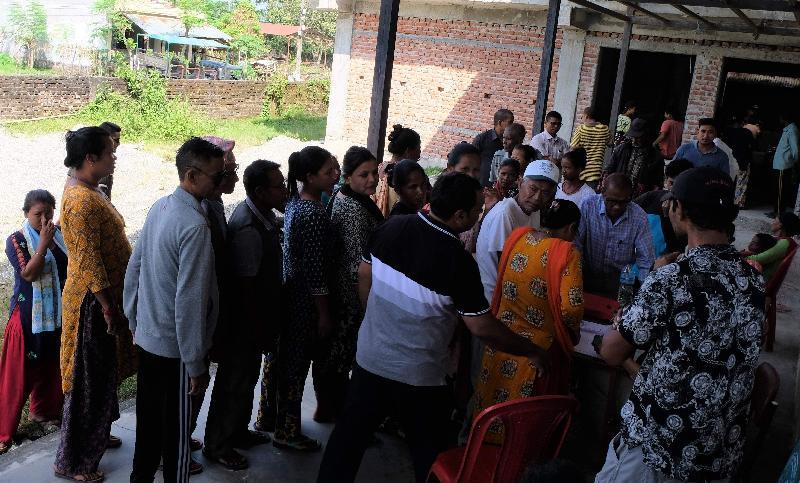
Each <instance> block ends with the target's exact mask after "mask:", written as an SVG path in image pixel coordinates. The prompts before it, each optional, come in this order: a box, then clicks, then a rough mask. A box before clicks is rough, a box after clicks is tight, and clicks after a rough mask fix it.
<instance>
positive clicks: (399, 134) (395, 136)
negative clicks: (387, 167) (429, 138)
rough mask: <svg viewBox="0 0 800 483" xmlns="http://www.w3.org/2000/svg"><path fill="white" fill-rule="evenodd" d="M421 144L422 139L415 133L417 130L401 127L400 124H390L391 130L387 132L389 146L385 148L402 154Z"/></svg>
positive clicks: (398, 154) (395, 153) (399, 154)
mask: <svg viewBox="0 0 800 483" xmlns="http://www.w3.org/2000/svg"><path fill="white" fill-rule="evenodd" d="M421 145H422V139H421V138H420V137H419V134H417V131H415V130H413V129H411V128H408V127H403V125H402V124H395V125H394V126H392V132H390V133H389V146H387V147H386V149H387V150H388V151H389V152H390V153H392V154H394V155H396V156H402V155H404V154H405V153H406V151H408V150H409V149H411V148H417V147H420V146H421Z"/></svg>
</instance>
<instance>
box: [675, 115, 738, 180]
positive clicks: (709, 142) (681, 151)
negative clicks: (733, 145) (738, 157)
mask: <svg viewBox="0 0 800 483" xmlns="http://www.w3.org/2000/svg"><path fill="white" fill-rule="evenodd" d="M695 137H696V138H697V140H696V141H692V142H690V143H686V144H684V145H683V146H681V147H679V148H678V151H677V152H676V153H675V159H688V160H689V161H691V163H692V165H693V166H694V167H695V168H700V167H703V166H710V167H712V168H717V169H718V170H720V171H722V172H723V173H725V174H727V175H729V176H730V174H731V172H730V171H731V169H730V163H729V162H728V155H727V154H725V152H724V151H722V150H721V149H719V148H717V146H716V145H715V144H714V138H716V137H717V125H716V123H715V121H714V119H712V118H710V117H704V118H702V119H700V120H699V121H697V134H696V136H695Z"/></svg>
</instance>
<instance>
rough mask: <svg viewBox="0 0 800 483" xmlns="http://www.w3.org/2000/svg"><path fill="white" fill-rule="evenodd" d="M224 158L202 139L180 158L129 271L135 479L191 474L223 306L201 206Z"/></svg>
mask: <svg viewBox="0 0 800 483" xmlns="http://www.w3.org/2000/svg"><path fill="white" fill-rule="evenodd" d="M223 156H224V152H223V151H222V150H221V149H220V148H218V147H217V146H215V145H213V144H211V143H210V142H208V141H205V140H203V139H200V138H192V139H190V140H188V141H186V142H185V143H184V144H183V146H181V148H180V149H179V150H178V153H177V155H176V156H175V165H176V167H177V168H178V176H179V178H180V185H179V186H178V187H177V188H176V189H175V191H174V192H173V193H172V194H170V195H168V196H165V197H163V198H161V199H160V200H158V201H156V203H155V204H154V205H153V206H152V207H151V208H150V211H149V213H148V215H147V219H146V220H145V223H144V226H143V227H142V231H141V233H140V235H139V239H138V241H137V242H136V246H135V248H134V250H133V254H132V255H131V258H130V261H129V262H128V269H127V272H126V273H125V290H124V297H123V299H124V307H125V315H126V316H127V318H128V321H129V326H130V329H131V331H132V332H133V333H134V337H135V341H136V346H137V350H138V354H139V372H138V374H137V387H138V391H137V394H136V446H135V449H134V456H133V471H132V473H131V478H130V479H131V481H132V482H139V481H148V482H150V481H153V478H154V476H155V473H156V470H157V469H158V464H159V461H162V460H163V468H164V480H165V481H186V480H188V477H189V471H190V456H189V455H190V446H189V434H190V423H191V412H192V411H191V406H192V405H191V399H190V398H191V397H193V396H197V395H199V394H202V393H203V392H205V390H206V387H207V386H208V381H209V376H208V365H207V362H206V357H207V355H208V351H209V347H210V345H211V339H212V335H213V333H214V328H215V326H216V324H217V314H218V312H219V301H218V292H217V279H216V270H215V267H214V254H213V249H212V247H211V230H210V229H209V222H208V218H207V214H206V211H205V210H204V209H203V206H202V205H201V202H202V201H203V199H205V198H207V197H208V196H210V195H211V194H212V193H214V190H215V189H216V188H217V187H218V186H219V185H220V183H221V182H222V179H223V178H224V177H225V171H224V168H223V160H222V158H223Z"/></svg>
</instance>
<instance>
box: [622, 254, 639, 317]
mask: <svg viewBox="0 0 800 483" xmlns="http://www.w3.org/2000/svg"><path fill="white" fill-rule="evenodd" d="M638 275H639V267H638V266H637V265H636V264H635V263H629V264H627V265H625V268H623V269H622V271H621V272H620V274H619V293H618V294H617V301H618V302H619V305H620V307H627V306H628V305H630V304H631V303H633V297H634V296H635V295H636V278H637V277H638Z"/></svg>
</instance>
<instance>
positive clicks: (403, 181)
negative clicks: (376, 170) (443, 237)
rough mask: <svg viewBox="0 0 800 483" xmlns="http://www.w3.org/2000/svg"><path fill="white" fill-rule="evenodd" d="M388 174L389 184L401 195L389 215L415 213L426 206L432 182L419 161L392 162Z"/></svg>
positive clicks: (387, 170)
mask: <svg viewBox="0 0 800 483" xmlns="http://www.w3.org/2000/svg"><path fill="white" fill-rule="evenodd" d="M386 176H387V179H388V180H389V186H390V187H391V188H392V189H393V190H394V191H395V193H397V196H398V197H399V200H398V201H397V203H395V205H394V206H393V207H392V211H391V212H390V213H389V216H394V215H413V214H416V213H417V212H418V211H420V210H421V209H422V207H423V206H425V197H426V195H427V193H428V187H429V186H430V182H429V181H428V176H427V175H426V174H425V170H424V169H422V166H420V165H419V163H417V162H416V161H412V160H410V159H404V160H402V161H400V162H399V163H395V164H390V165H389V166H388V167H387V168H386Z"/></svg>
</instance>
